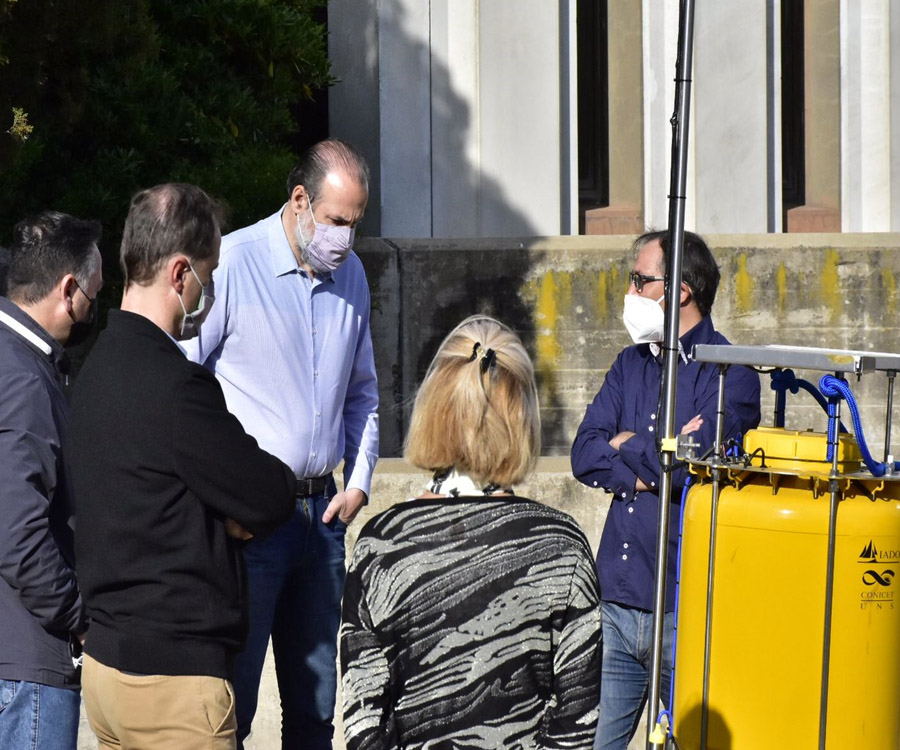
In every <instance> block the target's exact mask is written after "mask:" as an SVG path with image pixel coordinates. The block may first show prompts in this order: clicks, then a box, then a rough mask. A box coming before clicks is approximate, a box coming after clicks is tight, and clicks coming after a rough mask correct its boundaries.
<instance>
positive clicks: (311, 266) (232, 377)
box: [186, 140, 378, 750]
mask: <svg viewBox="0 0 900 750" xmlns="http://www.w3.org/2000/svg"><path fill="white" fill-rule="evenodd" d="M368 179H369V171H368V167H367V166H366V163H365V160H364V159H363V157H362V156H361V155H360V154H359V153H358V152H357V151H356V150H355V149H354V148H353V147H352V146H350V145H348V144H346V143H342V142H340V141H334V140H328V141H322V142H321V143H318V144H316V145H315V146H313V147H312V148H310V149H309V151H307V152H306V153H305V154H304V155H303V156H302V157H301V159H300V161H299V162H298V164H297V166H296V167H295V168H294V169H293V170H292V171H291V174H290V176H289V177H288V184H287V188H288V202H287V203H286V204H285V205H284V206H283V207H282V208H281V209H280V210H279V211H278V212H277V213H275V214H273V215H272V216H270V217H269V218H267V219H263V220H262V221H260V222H258V223H256V224H254V225H253V226H250V227H246V228H244V229H239V230H237V231H236V232H233V233H231V234H229V235H227V236H226V237H224V238H223V239H222V250H221V257H220V261H219V267H218V269H217V270H216V272H215V274H214V275H213V280H214V282H215V295H216V304H215V305H214V306H213V307H212V310H211V312H210V314H209V317H208V318H207V319H206V321H205V322H204V324H203V327H202V329H201V331H200V335H199V336H198V337H197V338H196V339H194V340H192V341H189V342H186V349H187V351H188V356H189V357H190V358H191V359H193V360H194V361H196V362H200V363H202V364H204V365H206V366H207V367H208V368H209V369H210V370H212V371H213V372H214V373H215V374H216V377H217V378H218V380H219V382H220V383H221V384H222V390H223V391H224V393H225V399H226V402H227V404H228V408H229V410H230V411H231V412H232V413H233V414H235V415H236V416H237V418H238V419H239V420H240V421H241V423H242V424H243V426H244V429H246V430H247V432H248V433H250V434H251V435H253V436H254V437H255V438H256V439H257V441H258V442H259V444H260V446H261V447H262V448H263V449H265V450H267V451H269V452H270V453H272V454H274V455H275V456H278V458H280V459H281V460H282V461H284V462H285V463H287V464H288V465H289V466H291V467H292V468H293V470H294V473H295V474H296V475H297V477H298V478H299V479H300V481H298V497H297V507H296V512H295V514H294V517H293V519H292V520H291V521H290V522H289V523H287V524H286V525H285V526H283V527H282V528H281V529H279V530H278V531H276V532H275V534H273V535H272V536H271V537H269V538H267V539H265V540H263V541H259V540H253V541H250V542H249V543H248V544H247V547H246V549H245V557H246V560H247V571H248V577H249V584H250V586H249V588H250V634H249V637H248V640H247V647H246V649H245V650H244V652H243V653H242V654H241V655H240V656H239V657H238V659H237V663H236V665H235V678H234V688H235V697H236V704H237V705H236V710H237V720H238V738H239V744H240V743H242V741H243V740H244V738H246V736H247V735H248V734H249V732H250V725H251V722H252V720H253V716H254V714H255V712H256V703H257V695H258V690H259V679H260V675H261V672H262V666H263V661H264V659H265V653H266V647H267V645H268V639H269V635H270V634H271V636H272V645H273V650H274V654H275V668H276V672H277V676H278V686H279V692H280V693H281V706H282V747H283V748H300V747H302V748H309V749H311V750H312V749H317V748H329V749H330V748H331V737H332V732H333V729H332V724H331V722H332V719H333V716H334V699H335V691H336V687H337V685H336V682H337V676H336V673H335V656H336V648H337V645H336V644H337V630H338V625H339V621H340V600H341V593H342V590H343V583H344V573H345V571H344V533H345V531H346V524H347V523H349V522H350V521H352V520H353V518H354V517H355V516H356V514H357V513H358V512H359V510H360V508H361V507H362V506H363V505H364V504H365V503H366V501H367V498H368V494H369V486H370V483H371V479H372V472H373V470H374V467H375V461H376V460H377V457H378V415H377V408H378V392H377V383H376V377H375V362H374V357H373V354H372V339H371V334H370V331H369V311H370V301H369V288H368V284H367V282H366V277H365V272H364V271H363V267H362V264H361V263H360V260H359V258H358V257H357V256H356V254H355V253H353V252H352V250H351V247H352V244H353V235H354V229H355V227H356V225H357V224H358V223H359V221H360V220H361V219H362V217H363V213H364V211H365V208H366V202H367V200H368ZM201 438H202V436H198V439H201ZM342 460H343V462H344V491H343V492H337V491H336V487H335V483H334V480H333V478H332V474H331V472H332V471H333V470H334V469H335V468H336V467H337V466H338V464H339V463H340V462H341V461H342Z"/></svg>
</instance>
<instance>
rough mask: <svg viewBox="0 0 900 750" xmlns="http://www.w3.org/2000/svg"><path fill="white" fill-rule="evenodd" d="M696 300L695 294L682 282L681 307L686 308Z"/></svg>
mask: <svg viewBox="0 0 900 750" xmlns="http://www.w3.org/2000/svg"><path fill="white" fill-rule="evenodd" d="M693 298H694V293H693V292H692V291H691V288H690V287H689V286H688V285H687V284H685V283H684V282H683V281H682V282H681V300H680V302H681V307H684V306H685V305H687V304H688V303H690V301H691V300H692V299H693Z"/></svg>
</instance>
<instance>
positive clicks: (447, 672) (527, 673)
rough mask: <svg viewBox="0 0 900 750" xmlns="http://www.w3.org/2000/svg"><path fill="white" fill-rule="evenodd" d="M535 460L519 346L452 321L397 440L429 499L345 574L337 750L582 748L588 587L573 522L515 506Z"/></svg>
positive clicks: (593, 592) (594, 656)
mask: <svg viewBox="0 0 900 750" xmlns="http://www.w3.org/2000/svg"><path fill="white" fill-rule="evenodd" d="M539 452H540V416H539V411H538V402H537V391H536V388H535V382H534V369H533V367H532V364H531V361H530V360H529V358H528V355H527V353H526V352H525V349H524V347H523V346H522V342H521V341H520V340H519V338H518V337H517V336H516V335H515V333H513V332H512V331H511V330H510V329H508V328H507V327H506V326H504V325H503V324H501V323H499V322H498V321H496V320H493V319H492V318H488V317H483V316H479V317H472V318H469V319H467V320H465V321H463V322H462V323H461V324H460V325H459V326H457V327H456V328H455V329H454V330H453V331H452V332H451V333H450V334H449V335H448V336H447V338H446V339H445V340H444V342H443V343H442V344H441V347H440V349H439V350H438V353H437V355H436V356H435V358H434V361H433V362H432V363H431V366H430V367H429V369H428V373H427V374H426V376H425V381H424V382H423V384H422V387H421V388H420V389H419V393H418V396H417V398H416V403H415V408H414V411H413V416H412V423H411V426H410V430H409V434H408V436H407V441H406V458H407V459H408V460H409V461H410V462H411V463H413V464H415V465H416V466H419V467H421V468H423V469H426V470H428V471H429V472H432V475H433V476H432V479H431V480H430V482H429V483H428V485H427V490H426V491H425V492H424V493H423V494H422V495H421V496H419V497H418V498H416V499H413V500H409V501H407V502H404V503H399V504H398V505H395V506H393V507H392V508H390V509H389V510H387V511H385V512H383V513H381V514H380V515H378V516H376V517H375V518H374V519H372V520H371V521H370V522H369V523H368V524H366V526H365V527H364V528H363V530H362V532H361V533H360V536H359V539H358V541H357V543H356V547H355V549H354V552H353V559H352V561H351V563H350V569H349V571H348V574H347V582H346V585H345V589H344V603H343V625H342V629H341V663H342V668H343V700H344V728H345V736H346V742H347V748H348V750H357V749H360V750H362V749H365V750H376V749H381V748H385V749H386V748H405V749H412V748H425V747H429V748H490V750H496V748H502V747H510V748H512V747H515V748H562V747H565V748H590V747H591V746H592V743H593V737H594V728H595V724H596V706H597V703H598V699H599V692H600V654H601V635H600V610H599V598H600V597H599V591H598V585H597V575H596V572H595V568H594V563H593V558H592V556H591V551H590V548H589V546H588V543H587V540H586V539H585V537H584V534H583V533H582V531H581V529H580V528H579V527H578V525H577V524H576V523H575V521H574V520H573V519H572V518H570V517H569V516H567V515H566V514H564V513H560V512H558V511H556V510H553V509H551V508H549V507H547V506H545V505H542V504H540V503H538V502H535V501H533V500H529V499H526V498H522V497H518V496H516V495H515V493H514V491H513V486H514V485H515V484H516V483H518V482H521V481H522V480H523V479H525V477H526V476H527V475H528V474H529V473H530V471H531V470H532V469H533V467H534V464H535V461H536V459H537V456H538V454H539Z"/></svg>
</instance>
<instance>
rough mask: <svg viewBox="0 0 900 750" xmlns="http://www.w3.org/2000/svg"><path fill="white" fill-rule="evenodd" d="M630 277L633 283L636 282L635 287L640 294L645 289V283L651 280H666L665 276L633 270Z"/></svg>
mask: <svg viewBox="0 0 900 750" xmlns="http://www.w3.org/2000/svg"><path fill="white" fill-rule="evenodd" d="M628 278H629V280H630V281H631V283H632V284H634V288H635V289H637V292H638V294H640V293H641V292H643V291H644V284H646V283H647V282H649V281H665V280H666V277H665V276H645V275H644V274H642V273H638V272H637V271H632V272H631V273H630V274H628Z"/></svg>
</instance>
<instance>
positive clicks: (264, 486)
mask: <svg viewBox="0 0 900 750" xmlns="http://www.w3.org/2000/svg"><path fill="white" fill-rule="evenodd" d="M67 448H68V450H67V452H66V460H67V463H68V465H69V468H70V473H71V477H72V485H73V489H74V494H75V500H76V510H77V514H78V522H77V527H76V531H75V548H76V559H77V568H78V579H79V584H80V586H81V590H82V595H83V596H84V600H85V604H86V607H87V612H88V616H89V617H90V620H91V625H90V631H89V633H88V638H87V643H86V645H85V650H86V651H87V653H88V654H90V655H91V656H92V657H93V658H95V659H97V660H98V661H100V662H102V663H103V664H106V665H107V666H111V667H114V668H116V669H120V670H124V671H131V672H139V673H145V674H168V675H179V674H193V675H211V676H215V677H228V676H229V672H230V668H231V662H232V659H233V656H234V654H235V653H236V652H237V651H238V650H240V649H241V647H242V646H243V643H244V639H245V637H246V630H247V614H246V611H247V607H246V605H247V602H246V585H245V571H244V563H243V558H242V555H241V552H240V550H239V544H238V543H236V542H235V541H234V540H233V539H232V538H231V537H229V536H228V535H227V534H226V533H225V519H226V518H232V519H234V520H235V521H237V522H238V523H239V524H241V525H242V526H243V527H244V528H245V529H247V530H248V531H250V532H252V533H254V534H256V535H258V536H261V535H265V534H267V533H269V532H271V531H272V530H274V528H275V527H276V526H277V525H278V524H279V523H282V522H284V521H285V520H287V519H288V518H289V517H290V515H291V513H292V512H293V510H294V503H295V499H294V498H295V493H296V480H295V478H294V475H293V473H292V472H291V470H290V469H289V468H288V467H287V466H285V465H284V464H283V463H282V462H281V461H279V460H278V459H277V458H275V457H274V456H271V455H270V454H268V453H266V452H265V451H263V450H262V449H260V448H259V447H258V445H257V443H256V441H255V440H254V439H253V438H252V437H250V436H249V435H247V434H246V433H245V432H244V430H243V428H242V427H241V425H240V423H239V422H238V421H237V419H236V418H235V417H234V416H232V415H231V414H230V413H229V412H228V411H227V409H226V407H225V399H224V397H223V395H222V391H221V388H220V387H219V384H218V383H217V382H216V379H215V377H214V376H213V375H212V374H211V373H210V372H209V371H208V370H206V369H205V368H203V367H201V366H199V365H196V364H193V363H192V362H190V361H188V360H187V358H186V357H185V356H184V354H183V352H182V351H181V350H180V349H179V347H178V346H177V345H176V344H175V343H174V342H173V341H172V340H171V339H170V338H169V337H168V336H167V335H166V334H165V333H164V332H163V331H162V330H161V329H160V328H158V327H157V326H156V325H155V324H154V323H152V322H151V321H150V320H148V319H147V318H144V317H142V316H140V315H135V314H133V313H128V312H122V311H119V310H113V311H110V314H109V327H108V328H107V329H106V330H105V331H104V332H103V333H102V334H101V335H100V337H99V339H98V340H97V343H96V345H95V346H94V348H93V350H92V351H91V354H90V356H89V357H88V359H87V362H86V363H85V365H84V367H83V368H82V370H81V372H80V373H79V377H78V382H77V383H76V387H75V389H74V393H73V397H72V410H71V423H70V429H69V439H68V444H67Z"/></svg>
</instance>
